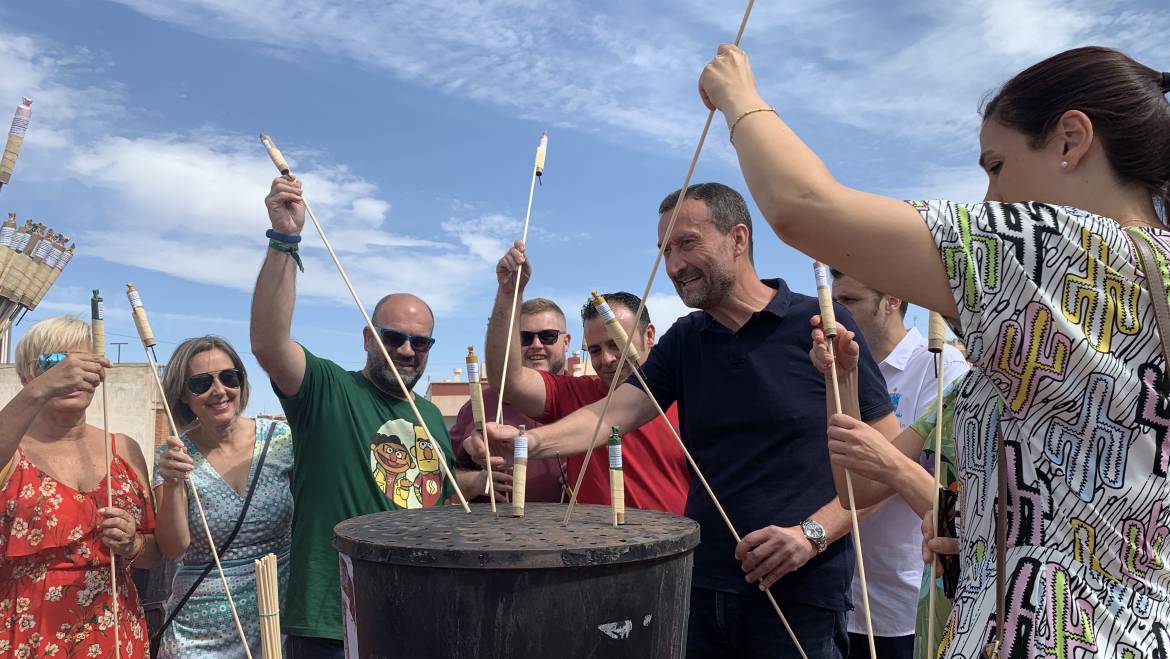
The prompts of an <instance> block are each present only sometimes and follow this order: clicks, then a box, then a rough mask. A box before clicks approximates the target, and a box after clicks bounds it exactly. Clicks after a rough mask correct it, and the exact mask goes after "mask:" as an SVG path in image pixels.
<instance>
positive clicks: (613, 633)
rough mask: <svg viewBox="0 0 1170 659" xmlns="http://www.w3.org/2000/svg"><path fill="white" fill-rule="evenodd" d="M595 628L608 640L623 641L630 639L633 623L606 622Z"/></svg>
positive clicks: (627, 621)
mask: <svg viewBox="0 0 1170 659" xmlns="http://www.w3.org/2000/svg"><path fill="white" fill-rule="evenodd" d="M597 628H598V629H600V630H601V631H602V633H603V634H605V635H606V636H608V637H610V638H614V639H620V640H625V639H627V638H629V637H630V632H632V631H634V621H633V620H623V621H621V622H607V623H605V624H604V625H598V626H597Z"/></svg>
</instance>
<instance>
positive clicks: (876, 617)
mask: <svg viewBox="0 0 1170 659" xmlns="http://www.w3.org/2000/svg"><path fill="white" fill-rule="evenodd" d="M833 299H834V300H835V301H837V302H838V303H840V304H842V305H844V306H845V307H846V308H847V309H849V312H850V313H851V314H853V320H854V322H855V323H857V327H856V328H851V329H856V330H857V331H859V332H860V333H861V334H862V336H864V337H865V341H866V343H867V344H869V349H870V351H871V352H872V353H873V358H874V359H875V360H877V361H878V368H879V369H880V370H881V372H882V375H883V376H885V378H886V385H887V386H888V387H889V390H890V401H891V402H892V403H893V404H894V413H895V415H896V416H897V418H898V423H899V424H900V425H901V426H902V428H905V427H906V426H908V425H910V423H911V422H913V421H914V420H915V419H917V418H918V417H919V416H920V415H921V414H922V413H923V412H925V411H926V410H927V409H929V408H930V406H931V405H933V404H934V402H935V399H936V397H937V393H938V380H937V379H936V376H935V365H934V355H933V354H932V353H931V352H930V351H929V350H928V349H927V345H926V339H924V338H922V334H920V333H919V332H918V330H917V329H916V328H911V329H910V330H907V329H906V327H905V325H904V322H905V318H906V306H907V304H906V303H905V302H903V301H902V300H900V299H898V298H896V297H893V296H890V295H886V294H884V293H881V292H879V291H875V290H874V289H872V288H868V287H866V286H864V285H862V284H861V283H859V282H858V281H857V280H855V279H852V278H850V277H848V276H847V275H844V274H842V273H840V272H838V271H836V270H834V271H833ZM967 368H968V365H967V362H966V360H964V359H963V355H962V353H960V352H959V351H958V350H956V349H954V348H953V347H951V346H949V345H947V346H944V347H943V384H944V386H945V385H946V384H949V383H950V382H951V381H952V380H956V379H958V378H960V377H962V375H963V374H964V373H966V372H967ZM921 524H922V520H921V519H920V518H919V517H918V515H917V514H915V513H914V511H913V510H911V509H910V506H909V505H908V504H907V503H906V501H905V500H904V499H902V497H900V496H897V495H894V496H893V497H890V498H889V499H887V500H886V501H885V502H883V503H882V504H880V505H878V506H876V507H875V509H873V510H870V511H868V515H867V516H866V518H865V519H864V520H862V522H861V525H860V530H861V548H862V553H863V555H864V556H865V576H866V582H867V585H868V586H869V605H870V610H871V612H872V617H873V633H874V642H875V645H876V648H877V656H878V657H879V659H887V658H889V659H911V657H912V656H913V655H914V617H915V611H916V610H917V606H918V587H919V586H920V585H921V583H922V552H921V548H920V544H921V541H922V533H921ZM861 601H862V600H861V582H860V580H859V579H858V577H857V576H856V575H854V578H853V606H854V610H853V613H852V614H851V615H850V616H849V641H850V643H849V646H850V657H860V658H868V657H869V643H868V640H867V639H866V628H865V615H864V612H863V610H862V608H861Z"/></svg>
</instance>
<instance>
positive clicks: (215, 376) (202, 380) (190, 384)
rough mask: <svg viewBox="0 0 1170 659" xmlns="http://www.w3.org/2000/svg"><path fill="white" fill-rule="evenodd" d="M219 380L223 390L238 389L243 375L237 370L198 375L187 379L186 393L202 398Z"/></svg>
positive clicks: (230, 369)
mask: <svg viewBox="0 0 1170 659" xmlns="http://www.w3.org/2000/svg"><path fill="white" fill-rule="evenodd" d="M216 380H219V383H220V384H222V385H223V386H224V388H225V389H239V388H240V385H241V384H243V383H244V374H243V373H242V372H240V369H238V368H229V369H226V370H223V371H220V372H219V373H200V374H198V375H192V376H191V377H189V378H187V391H190V392H191V393H193V394H195V395H196V396H202V395H203V394H205V393H207V392H208V391H209V390H210V389H211V385H212V384H213V383H214V382H215V381H216Z"/></svg>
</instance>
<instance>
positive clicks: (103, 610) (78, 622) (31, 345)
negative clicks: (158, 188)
mask: <svg viewBox="0 0 1170 659" xmlns="http://www.w3.org/2000/svg"><path fill="white" fill-rule="evenodd" d="M90 340H91V339H90V330H89V326H88V325H87V324H86V323H85V322H84V321H81V320H78V319H76V318H64V317H62V318H51V319H48V320H44V321H41V322H39V323H37V324H35V325H33V326H32V327H31V328H29V331H28V333H27V334H26V335H25V336H24V338H23V339H22V340H21V342H20V344H19V345H18V346H17V348H16V367H17V372H18V374H19V375H20V379H21V383H22V384H23V385H24V386H23V388H22V389H21V391H20V393H18V394H17V395H16V397H15V398H14V399H13V400H12V401H11V402H9V404H8V405H7V406H5V407H4V409H3V410H0V465H3V467H2V468H0V506H2V508H0V656H5V657H113V656H114V646H115V637H114V612H113V599H112V598H111V590H110V554H111V552H112V553H113V554H114V555H116V556H117V557H118V558H117V561H116V567H117V571H118V645H119V646H120V647H119V649H120V653H121V656H122V657H126V658H127V659H140V658H142V657H145V656H146V654H147V651H148V645H149V642H148V639H147V631H146V622H145V619H144V617H143V614H142V606H141V605H140V604H139V601H138V593H137V591H136V590H135V588H134V582H133V581H132V580H131V576H130V565H131V564H132V563H135V564H137V565H140V566H146V565H148V564H149V563H151V562H153V561H154V560H156V559H157V556H158V550H157V548H156V547H155V544H154V539H153V536H152V535H150V534H151V533H152V532H153V529H154V513H153V511H152V509H151V503H150V499H149V496H148V494H147V493H148V492H149V490H148V488H147V486H146V483H147V470H146V461H145V460H144V459H143V457H142V451H141V450H140V449H139V448H138V445H137V444H136V443H135V442H134V441H133V440H131V439H130V438H128V437H126V436H124V435H114V436H106V435H105V434H104V433H103V432H102V430H101V429H100V428H95V427H93V426H90V425H88V424H87V423H86V421H85V412H86V408H88V407H89V404H90V402H91V401H92V400H93V394H94V391H95V389H96V388H97V386H98V385H99V384H100V382H101V379H102V373H103V367H108V366H110V364H109V362H108V361H106V359H105V358H104V357H98V356H96V355H93V354H90ZM106 442H109V443H110V445H111V448H112V449H113V451H112V453H111V462H110V478H111V482H112V486H113V495H114V498H113V502H114V506H113V507H106V478H105V472H106V469H105V450H106V444H105V443H106Z"/></svg>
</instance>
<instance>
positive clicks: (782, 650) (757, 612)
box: [687, 588, 849, 659]
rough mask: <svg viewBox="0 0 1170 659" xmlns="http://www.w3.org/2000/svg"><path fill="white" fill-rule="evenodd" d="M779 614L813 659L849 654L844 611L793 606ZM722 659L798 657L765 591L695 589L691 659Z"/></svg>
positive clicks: (787, 605) (784, 606)
mask: <svg viewBox="0 0 1170 659" xmlns="http://www.w3.org/2000/svg"><path fill="white" fill-rule="evenodd" d="M780 610H781V611H783V612H784V617H785V618H787V620H788V624H789V625H791V627H792V632H793V633H794V634H795V635H796V638H797V640H799V641H800V645H801V647H803V648H804V651H805V652H806V653H807V654H808V657H809V659H842V658H843V657H846V656H848V654H849V633H848V631H847V629H846V627H845V612H844V611H830V610H828V609H822V608H820V607H816V606H809V605H807V604H792V603H782V604H781V605H780ZM724 657H726V658H727V659H757V658H760V659H763V658H764V657H767V658H769V659H771V658H773V657H783V658H785V659H787V658H788V657H800V653H799V652H797V651H796V646H795V645H793V643H792V639H791V638H790V637H789V636H788V632H787V631H786V630H785V629H784V625H782V624H780V618H778V617H777V616H776V612H775V611H774V610H773V609H772V605H771V604H770V603H769V602H768V599H767V598H766V597H765V596H764V595H763V593H761V594H758V595H756V594H752V595H738V594H735V593H723V592H719V591H716V590H707V589H705V588H692V589H691V618H690V624H689V626H688V628H687V659H717V658H724Z"/></svg>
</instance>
